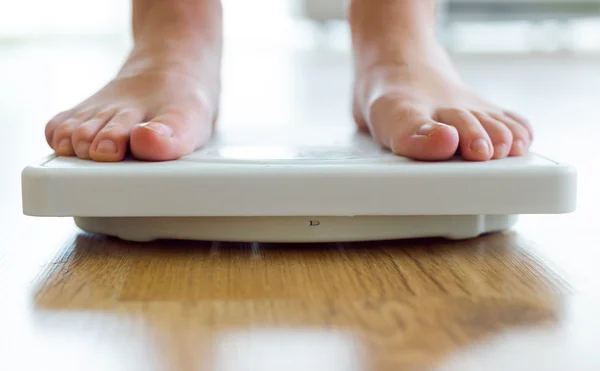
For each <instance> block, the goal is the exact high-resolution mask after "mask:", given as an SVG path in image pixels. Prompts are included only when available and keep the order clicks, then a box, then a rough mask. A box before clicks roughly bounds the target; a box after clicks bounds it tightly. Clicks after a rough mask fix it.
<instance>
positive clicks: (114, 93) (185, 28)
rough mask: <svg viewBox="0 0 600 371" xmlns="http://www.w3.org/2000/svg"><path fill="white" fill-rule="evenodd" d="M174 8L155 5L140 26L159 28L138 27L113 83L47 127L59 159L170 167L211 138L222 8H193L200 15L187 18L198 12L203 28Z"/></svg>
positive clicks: (212, 4)
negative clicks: (165, 162)
mask: <svg viewBox="0 0 600 371" xmlns="http://www.w3.org/2000/svg"><path fill="white" fill-rule="evenodd" d="M174 3H175V2H173V3H171V4H169V3H168V2H167V3H163V4H166V6H167V7H170V9H160V8H161V6H164V5H163V4H158V3H157V5H155V6H154V7H153V8H152V9H149V10H148V11H147V12H146V13H145V14H144V16H145V17H147V19H146V20H144V22H150V21H152V20H155V21H156V24H157V25H158V26H157V27H154V28H153V26H152V25H151V24H148V25H147V26H140V28H141V30H139V31H138V34H139V35H138V36H139V39H138V40H136V46H135V48H134V50H133V52H132V54H131V55H130V57H129V59H128V60H127V62H126V63H125V65H124V66H123V68H122V69H121V71H120V72H119V74H118V75H117V77H116V78H115V79H114V80H112V81H111V82H109V83H108V84H107V85H106V86H105V87H104V88H102V89H101V90H100V91H98V92H97V93H96V94H94V95H93V96H91V97H90V98H88V99H86V100H85V101H83V102H82V103H80V104H78V105H77V106H76V107H74V108H72V109H69V110H68V111H65V112H61V113H59V114H58V115H56V116H55V117H54V118H53V119H52V120H50V122H49V123H48V124H47V125H46V140H47V141H48V144H49V145H50V146H51V147H52V148H53V149H54V151H55V153H56V154H57V155H60V156H73V155H76V156H77V157H79V158H82V159H92V160H95V161H121V160H122V159H123V158H124V156H125V154H126V153H127V150H128V149H130V150H131V154H132V155H133V157H135V158H137V159H140V160H149V161H163V160H174V159H177V158H179V157H181V156H184V155H186V154H188V153H190V152H192V151H194V150H195V149H197V148H199V147H201V146H203V145H204V144H205V143H206V142H207V141H208V140H209V139H210V137H211V134H212V130H213V124H214V121H215V119H216V115H217V110H218V96H219V89H220V81H219V80H220V62H221V58H220V57H221V14H220V11H221V9H220V4H218V2H215V1H210V0H208V1H198V2H197V3H199V5H201V6H203V7H204V8H205V9H187V11H190V12H191V11H194V12H198V11H199V10H200V11H201V12H202V14H199V16H198V18H199V19H196V21H198V22H199V21H204V22H203V23H202V24H188V25H186V24H185V22H183V21H182V20H181V19H179V18H178V17H177V16H174V15H173V13H175V15H181V14H178V12H181V11H184V12H185V11H186V9H179V8H177V5H178V6H179V7H180V8H181V7H182V5H185V3H182V4H177V5H175V4H174ZM134 6H135V4H134ZM195 6H198V4H196V5H195ZM134 10H135V9H134ZM170 13H171V14H170ZM184 17H185V16H184ZM188 17H189V15H188ZM184 20H185V19H184ZM134 29H135V21H134ZM161 30H162V31H165V30H168V31H169V32H170V35H171V36H170V37H169V36H166V35H165V34H164V32H162V33H161ZM134 34H135V30H134Z"/></svg>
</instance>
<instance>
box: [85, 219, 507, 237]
mask: <svg viewBox="0 0 600 371" xmlns="http://www.w3.org/2000/svg"><path fill="white" fill-rule="evenodd" d="M517 218H518V216H517V215H400V216H354V217H343V216H320V217H301V216H267V217H75V218H74V220H75V224H77V226H78V227H79V228H81V229H82V230H84V231H86V232H90V233H96V234H103V235H108V236H113V237H117V238H120V239H123V240H128V241H137V242H148V241H153V240H159V239H176V240H200V241H220V242H265V243H269V242H274V243H282V242H286V243H308V242H353V241H376V240H399V239H408V238H425V237H441V238H447V239H451V240H460V239H468V238H474V237H477V236H480V235H482V234H486V233H492V232H500V231H503V230H506V229H509V228H511V227H512V226H513V225H514V224H515V223H516V221H517Z"/></svg>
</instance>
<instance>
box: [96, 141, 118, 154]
mask: <svg viewBox="0 0 600 371" xmlns="http://www.w3.org/2000/svg"><path fill="white" fill-rule="evenodd" d="M96 151H97V152H100V153H106V154H111V153H117V145H116V144H115V142H113V141H112V140H103V141H101V142H100V143H98V147H97V148H96Z"/></svg>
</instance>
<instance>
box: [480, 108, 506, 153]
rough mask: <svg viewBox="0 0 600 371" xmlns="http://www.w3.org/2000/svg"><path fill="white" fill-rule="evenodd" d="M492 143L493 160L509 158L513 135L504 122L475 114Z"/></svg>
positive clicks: (482, 114) (485, 115)
mask: <svg viewBox="0 0 600 371" xmlns="http://www.w3.org/2000/svg"><path fill="white" fill-rule="evenodd" d="M473 114H474V115H475V117H476V118H477V120H479V122H480V123H481V126H483V128H484V129H485V131H486V132H487V133H488V136H489V137H490V140H491V141H492V147H493V151H494V154H493V156H492V158H494V159H499V158H505V157H506V156H508V153H509V152H510V149H511V146H512V133H511V131H510V130H509V129H508V128H507V127H506V125H504V123H503V122H501V121H498V120H496V119H494V118H493V117H491V116H489V115H488V114H486V113H478V112H474V113H473Z"/></svg>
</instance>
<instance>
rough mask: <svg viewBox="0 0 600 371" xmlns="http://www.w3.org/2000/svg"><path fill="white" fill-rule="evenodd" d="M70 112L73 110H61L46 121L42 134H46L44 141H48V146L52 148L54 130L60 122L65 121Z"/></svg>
mask: <svg viewBox="0 0 600 371" xmlns="http://www.w3.org/2000/svg"><path fill="white" fill-rule="evenodd" d="M72 114H73V110H68V111H63V112H61V113H59V114H57V115H56V116H54V117H53V118H52V119H50V121H48V123H47V124H46V128H45V130H44V134H45V136H46V142H48V145H49V146H50V148H52V149H54V133H55V132H56V129H57V128H58V126H59V125H60V124H62V123H63V122H65V121H67V120H68V119H69V118H70V117H71V115H72Z"/></svg>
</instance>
